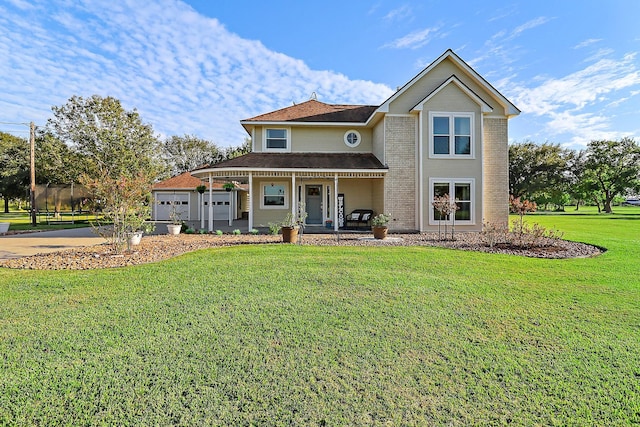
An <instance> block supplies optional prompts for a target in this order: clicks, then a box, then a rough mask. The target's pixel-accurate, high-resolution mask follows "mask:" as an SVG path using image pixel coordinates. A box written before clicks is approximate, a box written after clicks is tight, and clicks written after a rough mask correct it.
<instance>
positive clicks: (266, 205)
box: [260, 182, 289, 209]
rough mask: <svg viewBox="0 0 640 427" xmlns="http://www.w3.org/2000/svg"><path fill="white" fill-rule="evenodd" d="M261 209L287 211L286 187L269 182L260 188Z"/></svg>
mask: <svg viewBox="0 0 640 427" xmlns="http://www.w3.org/2000/svg"><path fill="white" fill-rule="evenodd" d="M260 208H262V209H288V208H289V201H288V198H287V186H286V184H285V183H283V182H271V183H269V184H264V185H263V186H262V197H261V200H260Z"/></svg>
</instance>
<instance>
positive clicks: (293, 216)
mask: <svg viewBox="0 0 640 427" xmlns="http://www.w3.org/2000/svg"><path fill="white" fill-rule="evenodd" d="M305 219H307V211H306V210H305V206H304V203H303V202H300V203H298V208H297V209H296V212H295V213H294V212H289V213H287V216H285V217H284V220H283V221H282V223H281V224H280V226H281V228H282V241H283V242H284V243H294V242H296V241H297V240H298V233H299V230H300V227H304V220H305Z"/></svg>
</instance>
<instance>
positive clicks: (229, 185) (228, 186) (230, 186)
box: [222, 182, 236, 192]
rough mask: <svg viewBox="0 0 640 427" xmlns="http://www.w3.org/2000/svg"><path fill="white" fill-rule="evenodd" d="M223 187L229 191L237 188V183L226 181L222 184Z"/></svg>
mask: <svg viewBox="0 0 640 427" xmlns="http://www.w3.org/2000/svg"><path fill="white" fill-rule="evenodd" d="M222 188H224V190H225V191H227V192H228V191H231V190H233V189H234V188H236V185H235V184H234V183H233V182H225V183H224V184H222Z"/></svg>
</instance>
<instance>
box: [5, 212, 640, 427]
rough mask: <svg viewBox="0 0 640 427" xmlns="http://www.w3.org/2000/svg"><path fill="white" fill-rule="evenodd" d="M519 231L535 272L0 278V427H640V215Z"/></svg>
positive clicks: (442, 262) (216, 266) (276, 270)
mask: <svg viewBox="0 0 640 427" xmlns="http://www.w3.org/2000/svg"><path fill="white" fill-rule="evenodd" d="M634 209H635V208H633V207H632V208H629V209H628V210H624V211H621V212H622V214H619V215H613V216H598V215H579V216H575V215H569V214H565V215H534V216H530V217H528V219H529V220H535V221H539V222H540V223H542V224H543V225H545V226H550V227H553V226H555V227H557V228H560V229H561V230H563V231H565V238H567V239H572V240H577V241H584V242H588V243H592V244H596V245H599V246H603V247H606V248H607V249H608V251H607V252H606V253H605V254H603V255H601V256H599V257H596V258H586V259H568V260H546V259H529V258H524V257H513V256H508V255H496V254H483V253H475V252H466V251H454V250H448V249H439V248H427V247H311V246H291V245H263V246H242V247H230V248H216V249H208V250H203V251H198V252H194V253H191V254H187V255H184V256H181V257H178V258H174V259H171V260H168V261H163V262H161V263H157V264H149V265H143V266H137V267H130V268H123V269H115V270H114V269H111V270H93V271H73V272H71V271H62V272H60V271H58V272H55V271H45V272H34V271H15V270H7V269H0V337H1V339H0V354H1V355H2V357H1V358H0V377H1V378H2V381H0V424H12V425H14V424H15V425H33V424H39V425H51V424H70V425H92V424H110V425H111V424H119V425H129V424H137V425H173V424H186V425H202V424H213V425H251V424H255V425H291V424H298V425H363V424H365V425H376V424H380V425H382V424H384V425H434V424H436V425H437V424H446V425H487V424H508V423H510V424H514V425H532V424H542V425H554V424H555V425H567V424H569V425H631V424H637V423H640V310H639V307H640V275H639V274H638V259H640V213H639V212H638V209H635V210H634Z"/></svg>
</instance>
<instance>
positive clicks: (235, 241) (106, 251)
mask: <svg viewBox="0 0 640 427" xmlns="http://www.w3.org/2000/svg"><path fill="white" fill-rule="evenodd" d="M281 242H282V237H281V236H273V235H255V236H254V235H239V236H234V235H224V236H217V235H211V234H193V235H187V234H181V235H178V236H168V235H165V236H146V237H144V238H143V239H142V242H141V244H140V245H139V246H136V247H135V249H134V250H133V251H131V252H126V253H123V254H116V253H114V252H113V251H112V248H111V246H110V245H107V244H102V245H96V246H88V247H84V248H76V249H69V250H65V251H59V252H52V253H47V254H38V255H33V256H27V257H22V258H16V259H8V260H0V267H7V268H17V269H33V270H89V269H96V268H114V267H126V266H132V265H139V264H146V263H150V262H156V261H161V260H164V259H168V258H172V257H175V256H178V255H181V254H184V253H187V252H192V251H195V250H199V249H206V248H212V247H224V246H232V245H240V244H282V243H281ZM301 244H302V245H316V246H338V245H341V246H374V245H375V246H380V245H384V246H437V247H445V248H451V249H460V250H472V251H481V252H489V253H502V254H510V255H520V256H527V257H535V258H555V259H558V258H578V257H591V256H596V255H599V254H601V253H602V252H603V250H602V249H600V248H597V247H595V246H592V245H587V244H584V243H578V242H570V241H566V240H559V241H557V242H556V243H555V244H554V245H553V246H544V247H533V248H520V247H514V246H512V245H507V244H497V245H495V246H494V247H493V248H490V247H489V246H487V245H486V244H485V242H484V241H483V240H482V236H481V235H480V234H479V233H457V234H456V236H455V240H439V239H438V235H437V233H436V234H434V233H422V234H390V235H389V238H387V239H385V240H375V239H373V238H372V237H371V234H341V235H340V236H339V237H338V236H336V235H332V234H306V235H304V236H303V237H302V242H301Z"/></svg>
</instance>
